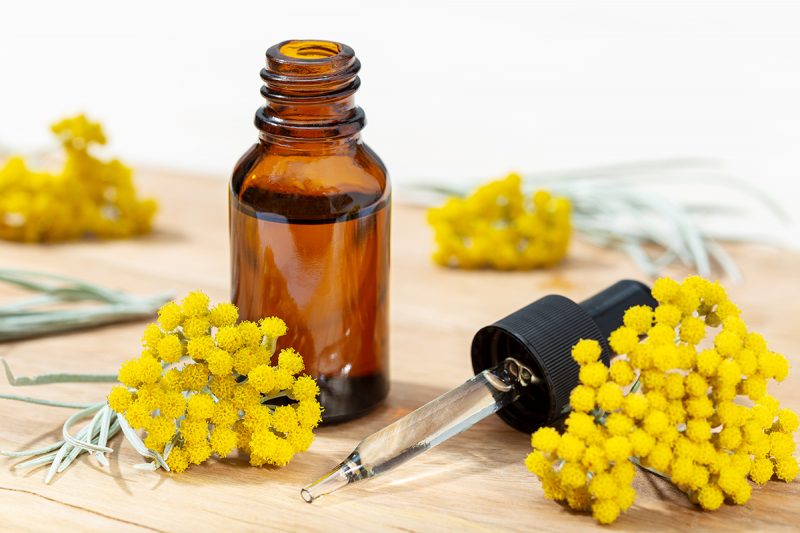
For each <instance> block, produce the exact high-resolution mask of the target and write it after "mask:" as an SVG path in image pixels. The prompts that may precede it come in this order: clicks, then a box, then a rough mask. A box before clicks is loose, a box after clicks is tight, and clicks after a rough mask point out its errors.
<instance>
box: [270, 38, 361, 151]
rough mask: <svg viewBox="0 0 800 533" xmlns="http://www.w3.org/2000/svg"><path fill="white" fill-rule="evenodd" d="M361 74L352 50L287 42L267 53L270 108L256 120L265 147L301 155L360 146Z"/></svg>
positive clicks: (336, 45)
mask: <svg viewBox="0 0 800 533" xmlns="http://www.w3.org/2000/svg"><path fill="white" fill-rule="evenodd" d="M360 68H361V64H360V62H359V61H358V59H357V58H356V57H355V54H354V52H353V49H352V48H350V47H349V46H347V45H344V44H339V43H333V42H329V41H285V42H283V43H280V44H277V45H275V46H273V47H271V48H270V49H269V50H267V66H266V68H264V69H262V70H261V79H262V80H263V81H264V86H263V87H262V88H261V95H262V96H263V97H264V98H265V99H266V105H264V106H263V107H261V108H260V109H259V110H258V111H257V112H256V117H255V124H256V127H257V128H258V129H259V131H260V137H261V139H262V142H268V143H270V144H275V145H279V146H287V147H295V148H298V147H299V148H300V149H303V148H302V147H303V146H307V145H310V144H311V145H320V147H321V146H322V145H325V146H327V147H328V148H333V147H341V146H340V145H342V140H343V139H344V140H345V141H346V142H344V144H345V145H348V144H352V143H357V142H358V140H359V135H358V133H359V132H360V131H361V129H362V128H363V127H364V125H365V124H366V118H365V116H364V111H363V110H362V109H361V108H360V107H358V106H356V104H355V96H354V95H355V92H356V90H358V87H359V85H360V84H361V82H360V80H359V78H358V71H359V69H360Z"/></svg>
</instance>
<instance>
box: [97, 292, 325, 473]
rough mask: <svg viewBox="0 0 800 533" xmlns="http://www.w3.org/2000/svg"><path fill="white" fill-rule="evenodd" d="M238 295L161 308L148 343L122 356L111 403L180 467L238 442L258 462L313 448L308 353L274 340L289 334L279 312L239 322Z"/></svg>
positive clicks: (315, 405) (195, 296) (280, 460)
mask: <svg viewBox="0 0 800 533" xmlns="http://www.w3.org/2000/svg"><path fill="white" fill-rule="evenodd" d="M237 319H238V310H237V309H236V307H235V306H233V305H231V304H218V305H216V306H214V307H211V308H209V298H208V296H206V295H205V294H203V293H201V292H193V293H190V294H189V295H187V296H186V298H184V299H183V301H182V302H181V303H180V304H178V303H175V302H170V303H168V304H166V305H164V306H163V307H162V308H161V309H160V310H159V316H158V322H157V323H154V324H150V325H148V326H147V327H146V328H145V332H144V335H143V344H144V346H145V348H146V349H145V350H144V352H143V353H142V355H141V356H140V357H138V358H135V359H131V360H128V361H126V362H125V363H123V364H122V366H121V368H120V371H119V376H118V379H119V381H120V382H121V383H122V385H119V386H116V387H114V388H112V389H111V391H110V393H109V395H108V403H109V406H110V407H111V408H112V409H113V410H114V411H116V412H117V413H118V414H119V415H120V416H124V417H125V419H126V420H127V421H128V423H129V424H130V425H131V427H133V428H134V429H139V430H144V431H145V433H146V435H145V436H144V443H145V446H147V447H148V448H150V449H151V450H153V451H155V452H158V453H161V454H163V456H164V458H165V460H166V462H167V465H168V466H169V468H170V469H171V470H172V471H173V472H182V471H184V470H186V469H187V468H188V467H189V465H191V464H200V463H202V462H204V461H206V460H207V459H209V458H210V457H211V456H212V455H216V456H218V457H226V456H228V455H230V454H231V453H232V452H233V450H234V449H236V448H239V449H241V450H242V451H243V452H245V453H249V454H250V462H251V464H253V465H263V464H271V465H275V466H283V465H285V464H287V463H288V462H289V461H290V460H291V458H292V457H293V456H294V455H295V454H296V453H300V452H303V451H306V450H307V449H308V448H309V446H311V443H312V441H313V439H314V434H313V431H312V430H313V429H314V428H315V427H317V425H318V424H319V423H320V420H321V417H322V408H321V406H320V404H319V402H318V401H317V396H318V394H319V387H318V386H317V383H316V381H314V379H313V378H311V377H309V376H300V375H298V374H300V372H302V370H303V367H304V364H303V359H302V357H300V354H298V353H297V352H296V351H295V350H293V349H291V348H285V349H283V350H282V351H281V352H280V354H278V357H277V364H276V365H275V366H272V364H271V356H272V351H273V350H274V345H275V341H276V340H277V338H278V337H280V336H281V335H284V334H285V333H286V324H285V323H284V322H283V320H281V319H279V318H277V317H269V318H265V319H263V320H261V321H260V323H259V324H256V323H254V322H246V321H245V322H242V323H241V324H239V325H237V324H236V320H237Z"/></svg>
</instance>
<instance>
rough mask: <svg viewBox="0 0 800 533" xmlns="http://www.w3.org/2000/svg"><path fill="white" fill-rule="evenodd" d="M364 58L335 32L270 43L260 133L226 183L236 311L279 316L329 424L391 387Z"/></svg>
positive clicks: (382, 234) (381, 231) (384, 204)
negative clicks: (364, 134)
mask: <svg viewBox="0 0 800 533" xmlns="http://www.w3.org/2000/svg"><path fill="white" fill-rule="evenodd" d="M359 68H360V63H359V61H358V59H356V57H355V55H354V53H353V50H352V48H350V47H349V46H346V45H343V44H339V43H334V42H328V41H286V42H283V43H280V44H278V45H275V46H273V47H271V48H270V49H269V50H267V67H266V68H265V69H263V70H262V71H261V78H262V79H263V80H264V84H265V85H264V86H263V87H262V89H261V94H262V95H263V96H264V97H265V98H266V101H267V103H266V105H265V106H264V107H262V108H261V109H259V110H258V112H257V113H256V119H255V123H256V127H257V128H258V129H259V131H260V134H259V142H258V143H256V144H254V145H253V146H252V147H251V148H250V149H249V150H248V151H247V152H246V153H245V154H244V155H243V156H242V158H241V159H240V160H239V162H238V163H237V165H236V168H235V169H234V171H233V178H232V180H231V187H230V236H231V267H232V270H231V274H232V289H231V290H232V299H233V302H234V303H235V304H236V305H238V306H239V310H240V314H241V317H242V318H243V319H247V320H258V319H260V318H262V317H265V316H271V315H276V316H279V317H281V318H283V319H284V320H285V321H286V323H287V324H288V326H289V331H288V333H287V335H286V336H285V337H283V338H282V339H281V341H282V344H283V345H285V346H292V347H294V348H295V349H297V350H298V351H299V352H300V353H301V354H302V355H303V358H304V360H305V363H306V372H308V373H309V374H310V375H312V376H314V377H316V378H318V382H319V385H320V390H321V397H320V401H321V403H322V405H323V407H324V409H325V410H324V413H323V420H324V421H325V422H332V421H341V420H347V419H349V418H354V417H357V416H359V415H361V414H363V413H365V412H367V411H368V410H369V409H370V408H372V407H374V406H375V405H376V404H377V403H378V402H379V401H381V400H382V399H383V398H384V397H385V396H386V394H387V393H388V390H389V379H388V370H389V369H388V350H389V335H388V332H389V330H388V312H389V301H388V298H389V294H388V289H389V213H390V187H389V179H388V176H387V173H386V168H385V167H384V165H383V163H382V162H381V160H380V159H379V158H378V156H377V155H376V154H375V152H373V151H372V150H370V148H369V147H367V145H366V144H364V143H363V141H362V140H361V134H360V131H361V129H362V128H363V127H364V125H365V122H366V121H365V118H364V112H363V111H362V110H361V108H359V107H356V105H355V101H354V93H355V92H356V90H357V89H358V87H359V85H360V80H359V78H358V76H357V74H358V71H359ZM279 347H280V345H279Z"/></svg>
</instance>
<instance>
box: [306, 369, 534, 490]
mask: <svg viewBox="0 0 800 533" xmlns="http://www.w3.org/2000/svg"><path fill="white" fill-rule="evenodd" d="M535 381H536V377H535V376H534V375H533V373H532V372H531V370H530V369H529V368H527V367H525V366H524V365H522V364H521V363H520V362H519V361H517V360H516V359H514V358H508V359H506V360H505V361H504V362H503V363H501V364H500V365H498V366H495V367H493V368H490V369H487V370H484V371H483V372H480V373H479V374H477V375H475V376H474V377H473V378H472V379H469V380H468V381H466V382H465V383H464V384H463V385H460V386H458V387H456V388H455V389H453V390H451V391H448V392H446V393H444V394H443V395H441V396H439V397H438V398H436V399H435V400H432V401H430V402H428V403H427V404H425V405H423V406H422V407H420V408H419V409H417V410H416V411H413V412H412V413H409V414H408V415H406V416H404V417H403V418H401V419H399V420H397V421H395V422H394V423H392V424H390V425H388V426H386V427H385V428H383V429H381V430H380V431H378V432H376V433H373V434H372V435H370V436H369V437H367V438H365V439H364V440H362V441H361V442H360V443H359V444H358V446H356V448H355V450H353V453H351V454H350V455H349V456H348V457H347V459H345V460H344V461H342V462H341V464H339V466H337V467H336V468H334V469H333V470H332V471H331V472H330V473H328V474H327V475H326V476H323V477H322V478H320V479H318V480H317V481H315V482H314V483H312V484H310V485H308V486H307V487H305V488H303V489H302V490H301V491H300V495H301V496H302V497H303V499H304V500H305V501H307V502H308V503H311V502H313V501H314V500H316V499H317V498H319V497H320V496H323V495H325V494H329V493H331V492H333V491H335V490H338V489H340V488H342V487H344V486H346V485H349V484H351V483H355V482H356V481H360V480H362V479H369V478H371V477H375V476H378V475H380V474H384V473H386V472H388V471H390V470H393V469H394V468H397V467H398V466H400V465H402V464H403V463H405V462H406V461H409V460H411V459H413V458H414V457H416V456H417V455H419V454H421V453H422V452H424V451H426V450H429V449H430V448H433V447H434V446H436V445H438V444H440V443H442V442H444V441H445V440H447V439H449V438H450V437H452V436H454V435H458V434H459V433H461V432H462V431H464V430H466V429H468V428H470V427H472V426H473V425H475V424H476V423H477V422H479V421H481V420H483V419H484V418H486V417H487V416H489V415H491V414H494V413H496V412H497V411H498V410H499V409H501V408H503V407H505V406H506V405H508V404H510V403H511V402H514V401H515V400H516V399H517V398H518V397H519V394H520V389H521V387H526V386H528V385H530V384H531V383H533V382H535Z"/></svg>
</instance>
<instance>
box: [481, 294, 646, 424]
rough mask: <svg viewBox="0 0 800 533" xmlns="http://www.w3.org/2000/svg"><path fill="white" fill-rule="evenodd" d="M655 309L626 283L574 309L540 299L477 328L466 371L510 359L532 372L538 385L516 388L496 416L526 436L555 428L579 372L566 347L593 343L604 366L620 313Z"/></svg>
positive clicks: (565, 301) (553, 298)
mask: <svg viewBox="0 0 800 533" xmlns="http://www.w3.org/2000/svg"><path fill="white" fill-rule="evenodd" d="M655 304H656V302H655V300H653V298H652V297H651V296H650V289H649V288H648V287H647V286H646V285H644V284H642V283H639V282H638V281H632V280H623V281H618V282H617V283H615V284H614V285H611V286H610V287H608V288H607V289H605V290H604V291H602V292H600V293H598V294H596V295H594V296H592V297H591V298H589V299H588V300H586V301H584V302H582V303H580V304H577V303H575V302H573V301H572V300H570V299H569V298H565V297H564V296H557V295H550V296H545V297H544V298H541V299H539V300H537V301H535V302H533V303H532V304H530V305H528V306H526V307H523V308H522V309H520V310H518V311H516V312H514V313H512V314H510V315H508V316H507V317H505V318H503V319H502V320H498V321H497V322H495V323H494V324H492V325H490V326H486V327H484V328H481V329H480V330H479V331H478V333H476V334H475V338H473V339H472V368H473V370H474V371H475V373H476V374H477V373H478V372H482V371H484V370H486V369H487V368H492V367H494V366H496V365H498V364H500V363H502V362H503V361H504V360H505V359H506V358H507V357H514V358H516V359H518V360H519V361H520V362H521V363H522V364H524V365H526V366H528V367H529V368H530V369H531V370H533V372H534V374H536V376H537V377H538V378H539V382H538V383H536V384H533V385H530V386H528V387H524V388H522V389H521V392H522V395H521V396H520V398H519V399H518V400H517V401H516V402H514V403H512V404H510V405H508V406H507V407H505V408H503V409H501V410H500V411H499V412H498V413H497V414H498V415H499V416H500V418H502V419H503V420H505V421H506V422H507V423H508V424H510V425H511V426H513V427H515V428H516V429H518V430H520V431H524V432H526V433H531V432H533V431H535V430H536V429H537V428H539V427H540V426H543V425H551V424H554V423H556V422H557V421H558V420H559V419H560V418H561V417H563V416H564V414H565V413H566V412H568V410H569V394H570V392H571V391H572V389H573V388H574V387H575V385H577V384H578V371H579V368H578V365H577V363H575V361H573V360H572V355H571V351H572V346H574V345H575V343H577V342H578V341H579V340H580V339H595V340H596V341H598V342H599V343H600V346H601V347H602V360H603V362H604V363H605V364H606V365H608V364H609V359H610V356H611V351H610V349H609V347H608V342H607V340H606V339H607V338H608V336H609V335H610V334H611V332H612V331H614V330H615V329H617V328H618V327H619V326H620V325H622V316H623V314H624V312H625V310H626V309H627V308H629V307H631V306H634V305H649V306H655Z"/></svg>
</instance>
